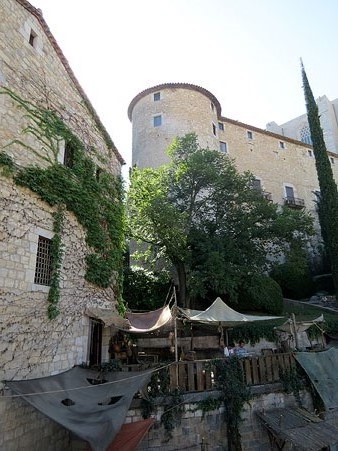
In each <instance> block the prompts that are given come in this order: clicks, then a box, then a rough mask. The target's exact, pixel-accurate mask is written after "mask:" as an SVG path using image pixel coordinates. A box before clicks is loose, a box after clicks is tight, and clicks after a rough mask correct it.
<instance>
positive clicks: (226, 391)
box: [197, 357, 251, 451]
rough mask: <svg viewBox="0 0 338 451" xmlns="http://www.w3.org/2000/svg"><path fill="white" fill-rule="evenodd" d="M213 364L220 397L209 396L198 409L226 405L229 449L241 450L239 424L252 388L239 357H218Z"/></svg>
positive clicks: (203, 410)
mask: <svg viewBox="0 0 338 451" xmlns="http://www.w3.org/2000/svg"><path fill="white" fill-rule="evenodd" d="M211 365H212V366H213V369H214V371H215V384H216V389H217V390H219V391H220V396H219V398H207V399H204V400H203V401H200V402H199V403H198V407H197V408H198V409H200V410H202V412H203V416H204V415H205V413H206V412H209V411H211V410H214V409H216V408H218V407H220V406H221V405H223V406H224V419H225V422H226V425H227V437H228V449H229V451H241V450H242V445H241V434H240V432H239V425H240V423H241V421H242V419H241V414H242V411H243V408H244V405H245V403H248V402H249V401H250V399H251V393H250V389H249V388H248V387H247V385H246V383H245V381H244V374H243V370H242V367H241V364H240V361H239V358H238V357H231V358H230V359H216V360H214V361H212V363H211Z"/></svg>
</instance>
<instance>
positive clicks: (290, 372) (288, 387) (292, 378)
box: [279, 366, 305, 407]
mask: <svg viewBox="0 0 338 451" xmlns="http://www.w3.org/2000/svg"><path fill="white" fill-rule="evenodd" d="M279 377H280V380H281V382H282V384H283V388H284V390H285V392H286V393H293V395H294V397H295V399H296V402H297V404H298V406H299V407H302V400H301V397H300V392H301V390H303V389H304V388H305V381H304V378H302V376H301V374H300V372H299V370H298V369H297V368H296V367H295V366H291V367H290V368H285V369H283V368H280V369H279Z"/></svg>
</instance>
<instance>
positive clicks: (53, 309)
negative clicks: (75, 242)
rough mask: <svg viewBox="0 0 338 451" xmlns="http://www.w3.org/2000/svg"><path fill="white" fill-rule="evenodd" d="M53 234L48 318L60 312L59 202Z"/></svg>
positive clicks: (60, 230)
mask: <svg viewBox="0 0 338 451" xmlns="http://www.w3.org/2000/svg"><path fill="white" fill-rule="evenodd" d="M53 216H54V224H53V231H54V236H53V238H52V242H51V249H50V254H51V280H50V287H49V292H48V298H47V300H48V303H49V304H48V318H49V319H54V318H56V317H57V316H58V314H59V313H60V310H59V307H58V304H59V300H60V275H61V267H62V258H63V254H64V247H63V245H62V232H63V223H64V218H65V214H64V208H63V206H62V205H61V204H59V205H58V209H57V211H56V212H55V213H54V214H53Z"/></svg>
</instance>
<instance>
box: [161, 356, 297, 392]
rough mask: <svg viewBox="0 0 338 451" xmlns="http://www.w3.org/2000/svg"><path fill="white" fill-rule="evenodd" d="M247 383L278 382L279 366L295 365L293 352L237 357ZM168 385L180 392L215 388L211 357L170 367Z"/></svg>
mask: <svg viewBox="0 0 338 451" xmlns="http://www.w3.org/2000/svg"><path fill="white" fill-rule="evenodd" d="M239 362H240V364H241V366H242V369H243V376H244V380H245V382H246V384H247V385H264V384H270V383H273V382H279V381H280V369H283V370H285V369H288V368H290V367H291V366H294V365H295V359H294V356H293V354H292V353H285V354H271V355H266V356H259V357H245V358H241V359H240V360H239ZM169 371H170V388H171V390H174V389H175V388H177V387H178V388H179V389H180V390H182V391H183V392H190V391H204V390H212V389H214V388H215V370H214V369H213V367H212V361H210V360H195V361H190V362H186V361H182V362H178V363H177V364H175V363H174V364H172V365H171V366H170V370H169Z"/></svg>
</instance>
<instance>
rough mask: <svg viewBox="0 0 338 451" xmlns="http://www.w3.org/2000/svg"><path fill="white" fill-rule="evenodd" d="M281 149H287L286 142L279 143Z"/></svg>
mask: <svg viewBox="0 0 338 451" xmlns="http://www.w3.org/2000/svg"><path fill="white" fill-rule="evenodd" d="M279 148H280V149H285V142H284V141H279Z"/></svg>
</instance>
